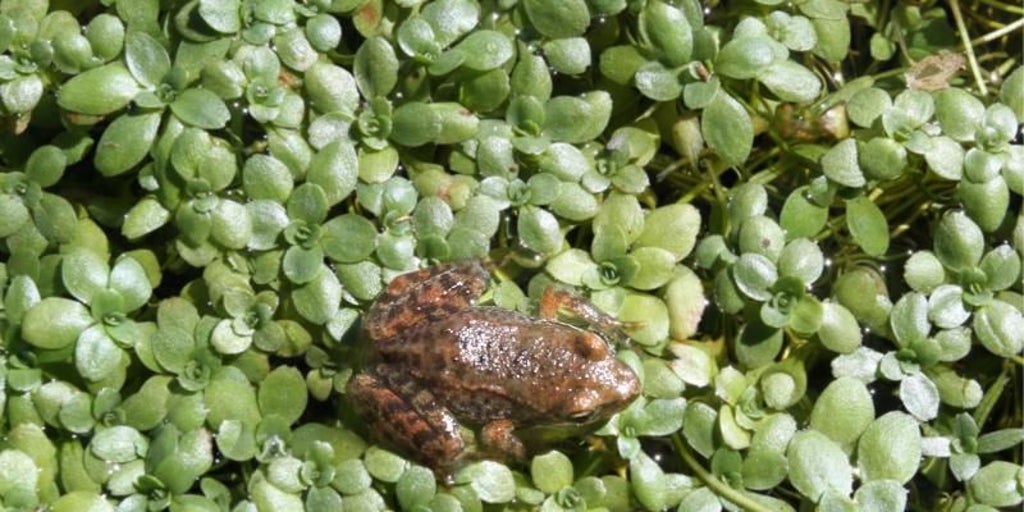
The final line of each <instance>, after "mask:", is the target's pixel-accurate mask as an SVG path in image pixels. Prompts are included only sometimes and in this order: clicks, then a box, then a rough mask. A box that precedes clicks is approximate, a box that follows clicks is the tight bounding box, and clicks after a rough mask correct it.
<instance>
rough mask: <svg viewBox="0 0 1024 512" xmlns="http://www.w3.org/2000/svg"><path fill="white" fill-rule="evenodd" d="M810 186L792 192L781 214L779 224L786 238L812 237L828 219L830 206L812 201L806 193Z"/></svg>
mask: <svg viewBox="0 0 1024 512" xmlns="http://www.w3.org/2000/svg"><path fill="white" fill-rule="evenodd" d="M807 189H808V187H806V186H803V187H798V188H796V189H795V190H793V191H792V192H790V194H789V197H787V198H786V202H785V204H783V206H782V212H781V213H780V214H779V224H780V225H781V226H782V228H783V230H785V232H786V239H787V240H793V239H796V238H812V237H814V236H815V235H817V234H818V232H819V231H821V229H822V228H823V227H825V222H827V221H828V208H823V207H821V206H819V205H817V204H815V203H813V202H811V201H810V200H809V199H808V198H807V196H806V194H807Z"/></svg>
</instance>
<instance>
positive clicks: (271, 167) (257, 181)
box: [242, 154, 294, 204]
mask: <svg viewBox="0 0 1024 512" xmlns="http://www.w3.org/2000/svg"><path fill="white" fill-rule="evenodd" d="M242 186H243V188H244V189H245V193H246V195H247V196H249V198H251V199H256V200H259V199H269V200H272V201H276V202H278V203H281V204H284V202H285V201H287V200H288V196H289V195H290V194H291V192H292V188H293V186H294V182H293V179H292V174H291V171H289V170H288V167H286V166H285V165H284V163H282V162H281V161H280V160H278V159H276V158H274V157H272V156H270V155H264V154H256V155H252V156H251V157H249V159H248V160H246V161H245V166H244V167H243V168H242Z"/></svg>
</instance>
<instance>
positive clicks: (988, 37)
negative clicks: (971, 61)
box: [967, 18, 1024, 48]
mask: <svg viewBox="0 0 1024 512" xmlns="http://www.w3.org/2000/svg"><path fill="white" fill-rule="evenodd" d="M1021 27H1024V18H1020V19H1018V20H1017V21H1015V22H1013V23H1010V24H1009V25H1005V26H1003V27H1002V28H1000V29H997V30H993V31H992V32H989V33H988V34H985V35H983V36H980V37H976V38H974V39H972V40H971V41H970V46H968V47H967V48H970V47H971V46H974V45H976V44H984V43H988V42H991V41H995V40H996V39H999V38H1000V37H1003V36H1005V35H1007V34H1009V33H1011V32H1013V31H1015V30H1019V29H1020V28H1021Z"/></svg>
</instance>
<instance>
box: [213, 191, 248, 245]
mask: <svg viewBox="0 0 1024 512" xmlns="http://www.w3.org/2000/svg"><path fill="white" fill-rule="evenodd" d="M210 220H211V226H210V235H211V236H212V237H213V239H214V240H215V241H217V243H219V244H221V245H222V246H224V247H226V248H228V249H242V248H244V247H245V246H246V244H247V243H248V242H249V240H250V239H251V238H252V219H250V218H249V211H248V210H246V208H245V206H243V205H242V204H241V203H238V202H235V201H231V200H228V199H225V200H222V201H218V202H217V208H216V209H214V210H213V212H211V216H210Z"/></svg>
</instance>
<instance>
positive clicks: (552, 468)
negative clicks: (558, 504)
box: [530, 451, 573, 494]
mask: <svg viewBox="0 0 1024 512" xmlns="http://www.w3.org/2000/svg"><path fill="white" fill-rule="evenodd" d="M530 477H531V478H532V479H533V482H534V484H535V485H536V486H537V488H538V489H540V490H541V491H543V492H545V493H547V494H554V493H556V492H558V491H560V490H562V488H564V487H568V486H570V485H572V481H573V470H572V461H570V460H569V458H568V457H566V456H565V455H563V454H562V453H561V452H557V451H550V452H548V453H545V454H543V455H538V456H536V457H534V458H533V460H532V461H531V462H530Z"/></svg>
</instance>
